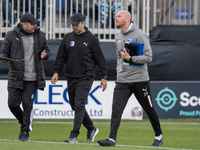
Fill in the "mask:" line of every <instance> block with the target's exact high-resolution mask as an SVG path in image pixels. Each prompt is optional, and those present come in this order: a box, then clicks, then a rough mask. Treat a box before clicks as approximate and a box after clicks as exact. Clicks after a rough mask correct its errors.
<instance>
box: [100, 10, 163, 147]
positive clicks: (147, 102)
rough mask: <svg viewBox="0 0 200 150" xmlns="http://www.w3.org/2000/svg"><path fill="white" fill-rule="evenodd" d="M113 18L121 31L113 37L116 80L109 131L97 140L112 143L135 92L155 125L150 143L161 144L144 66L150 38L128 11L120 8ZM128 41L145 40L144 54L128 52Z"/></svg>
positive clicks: (148, 52) (150, 52) (146, 60)
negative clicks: (106, 135)
mask: <svg viewBox="0 0 200 150" xmlns="http://www.w3.org/2000/svg"><path fill="white" fill-rule="evenodd" d="M115 20H116V26H117V27H119V28H121V33H119V34H118V35H117V36H116V40H115V43H116V48H117V81H116V86H115V89H114V96H113V105H112V118H111V127H110V135H109V138H108V139H105V140H99V141H98V143H99V145H101V146H115V141H116V137H117V130H118V128H119V125H120V121H121V116H122V113H123V111H124V108H125V106H126V104H127V102H128V99H129V98H130V96H131V95H132V94H134V95H135V97H136V98H137V100H138V102H139V103H140V105H141V106H142V108H143V109H144V110H145V112H146V113H147V115H148V117H149V120H150V122H151V125H152V127H153V129H154V132H155V140H154V143H153V144H152V146H160V145H162V143H163V139H162V131H161V127H160V122H159V118H158V115H157V113H156V111H155V109H154V107H153V103H152V99H151V90H150V81H149V80H150V79H149V74H148V67H147V63H150V62H151V61H152V50H151V46H150V44H149V39H148V38H147V36H146V35H145V34H144V33H142V32H141V31H140V30H139V28H138V26H137V25H136V24H135V23H134V22H131V14H130V13H129V12H128V11H125V10H121V11H119V12H118V13H117V15H116V19H115ZM128 41H129V42H134V43H140V44H144V47H143V54H142V55H136V56H130V55H129V53H128V52H127V51H126V49H125V47H124V45H125V42H128ZM125 60H126V62H127V61H128V63H126V62H125ZM129 64H132V65H129Z"/></svg>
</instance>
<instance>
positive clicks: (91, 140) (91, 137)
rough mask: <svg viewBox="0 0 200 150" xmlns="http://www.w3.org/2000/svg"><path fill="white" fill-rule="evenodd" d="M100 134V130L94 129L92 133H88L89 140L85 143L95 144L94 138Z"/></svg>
mask: <svg viewBox="0 0 200 150" xmlns="http://www.w3.org/2000/svg"><path fill="white" fill-rule="evenodd" d="M98 132H99V129H98V128H95V127H94V129H93V130H92V131H88V133H87V139H86V140H85V141H86V142H93V141H94V138H95V136H96V135H97V134H98Z"/></svg>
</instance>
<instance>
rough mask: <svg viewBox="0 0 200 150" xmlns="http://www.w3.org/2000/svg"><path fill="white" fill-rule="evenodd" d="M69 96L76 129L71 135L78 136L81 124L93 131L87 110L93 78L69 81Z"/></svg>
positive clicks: (74, 128)
mask: <svg viewBox="0 0 200 150" xmlns="http://www.w3.org/2000/svg"><path fill="white" fill-rule="evenodd" d="M67 83H68V95H69V101H70V105H71V108H72V109H73V110H74V111H75V117H74V127H73V130H72V131H71V134H73V135H75V136H78V135H79V130H80V128H81V124H83V125H84V127H86V128H87V130H92V129H93V128H94V126H93V123H92V120H91V119H90V116H89V115H88V113H87V111H86V109H85V103H86V99H87V97H88V94H89V91H90V89H91V86H92V83H93V78H84V79H67Z"/></svg>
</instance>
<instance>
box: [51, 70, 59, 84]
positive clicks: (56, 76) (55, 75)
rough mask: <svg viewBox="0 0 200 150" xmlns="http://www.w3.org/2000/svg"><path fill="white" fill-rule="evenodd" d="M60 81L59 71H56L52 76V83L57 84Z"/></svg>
mask: <svg viewBox="0 0 200 150" xmlns="http://www.w3.org/2000/svg"><path fill="white" fill-rule="evenodd" d="M57 81H58V73H56V72H55V73H54V74H53V77H52V78H51V83H52V84H56V82H57Z"/></svg>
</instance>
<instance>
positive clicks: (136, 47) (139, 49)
mask: <svg viewBox="0 0 200 150" xmlns="http://www.w3.org/2000/svg"><path fill="white" fill-rule="evenodd" d="M124 47H125V48H126V51H127V52H128V53H129V55H130V56H131V57H132V56H140V55H143V48H144V44H143V43H135V42H126V43H125V45H124ZM124 63H128V65H129V66H143V65H144V64H135V63H133V62H130V61H127V60H124Z"/></svg>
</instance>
